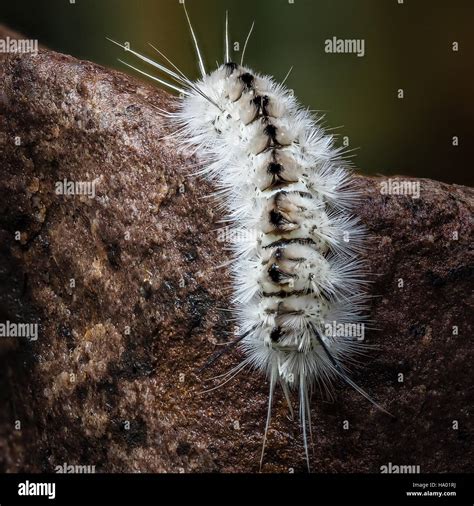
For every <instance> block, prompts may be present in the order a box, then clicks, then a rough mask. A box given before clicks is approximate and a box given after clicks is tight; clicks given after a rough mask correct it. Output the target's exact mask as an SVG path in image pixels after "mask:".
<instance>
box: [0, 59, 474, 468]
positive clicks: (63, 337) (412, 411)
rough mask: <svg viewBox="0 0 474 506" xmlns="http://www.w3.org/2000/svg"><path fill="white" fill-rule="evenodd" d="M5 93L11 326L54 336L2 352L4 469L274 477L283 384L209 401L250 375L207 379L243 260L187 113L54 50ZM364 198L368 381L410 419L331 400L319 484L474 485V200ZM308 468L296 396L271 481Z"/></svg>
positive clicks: (317, 409)
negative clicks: (203, 167)
mask: <svg viewBox="0 0 474 506" xmlns="http://www.w3.org/2000/svg"><path fill="white" fill-rule="evenodd" d="M0 82H1V101H0V103H1V106H0V122H1V128H0V132H1V133H0V147H1V149H0V153H1V155H0V156H1V164H0V168H1V178H0V216H1V220H0V234H1V243H0V244H1V256H2V260H1V270H0V276H1V287H2V290H1V294H0V311H1V321H5V320H10V321H24V322H30V323H37V324H39V338H38V340H36V341H28V340H26V339H19V338H16V339H15V338H1V339H0V392H1V397H2V409H1V410H0V469H1V470H2V471H54V468H55V466H57V465H60V464H63V463H67V464H69V465H95V466H96V470H97V471H99V472H121V471H130V472H135V471H142V472H164V471H167V472H178V471H183V470H184V471H185V472H194V471H198V472H209V471H210V472H212V471H220V472H256V471H258V467H259V465H258V464H259V454H260V449H261V443H262V434H263V428H264V419H265V414H266V408H267V390H268V385H267V383H266V381H265V379H264V378H262V377H261V376H259V375H258V374H256V373H249V372H243V373H241V374H240V375H239V376H237V377H236V378H235V379H234V380H233V381H232V382H230V383H228V384H227V385H225V386H223V387H222V388H219V389H217V390H214V391H212V392H209V393H206V394H200V392H201V391H203V390H205V389H206V388H210V387H212V386H214V385H215V382H208V381H205V380H206V378H209V377H210V376H214V375H217V374H223V373H224V372H226V371H228V370H229V369H230V368H231V367H232V366H235V365H236V364H237V363H238V362H239V360H241V357H240V356H239V353H238V352H237V351H234V352H232V353H230V354H227V355H224V356H223V358H222V359H221V360H220V361H218V362H217V363H216V364H215V365H214V366H213V367H212V368H210V369H208V370H206V371H204V372H203V373H199V372H198V371H199V368H200V367H201V366H202V365H203V364H204V363H205V362H206V360H207V359H208V358H209V357H210V356H211V355H212V354H213V353H214V352H215V350H216V349H222V348H221V347H220V346H219V345H222V344H223V343H226V342H228V341H229V340H230V339H231V338H232V332H233V328H232V323H231V316H232V315H231V313H230V312H229V311H228V310H227V309H228V308H229V290H228V285H229V272H228V270H226V269H225V268H220V269H217V266H218V265H220V264H222V263H224V262H225V261H226V260H228V258H229V257H228V255H227V253H226V250H225V249H224V246H225V245H224V244H223V243H222V242H220V241H219V237H218V234H217V233H216V229H217V228H218V226H219V225H218V220H219V219H220V218H221V217H220V216H219V214H218V213H217V212H216V211H215V210H214V208H213V206H212V204H211V202H210V201H209V200H207V199H203V197H204V196H206V195H208V194H209V193H210V191H211V188H210V187H209V185H208V184H206V183H205V182H203V181H201V180H197V179H195V178H193V177H188V176H187V175H186V174H188V173H189V171H188V170H187V169H186V167H187V166H189V165H190V164H192V163H193V160H192V159H190V158H189V156H188V155H186V154H179V153H178V152H177V147H176V145H175V144H174V142H173V138H172V136H170V137H166V135H167V134H169V133H170V132H169V131H168V130H167V129H166V127H165V125H164V124H163V121H162V119H161V118H160V116H159V114H158V111H157V108H163V109H166V108H169V107H170V99H169V96H168V95H167V94H166V93H164V92H163V91H160V90H157V89H155V88H153V87H151V86H149V85H146V84H143V83H141V82H139V81H138V80H136V79H134V78H131V77H129V76H126V75H124V74H122V73H120V72H117V71H114V70H108V69H105V68H102V67H100V66H98V65H95V64H93V63H89V62H83V61H78V60H75V59H74V58H72V57H69V56H65V55H61V54H58V53H54V52H50V51H46V50H42V51H40V53H39V54H38V55H37V56H32V55H21V56H18V55H7V56H6V57H4V58H3V61H2V62H1V64H0ZM65 180H66V181H65ZM359 180H360V183H361V187H362V188H363V194H364V199H363V204H362V205H361V206H360V208H359V209H357V213H358V214H359V215H360V217H361V218H362V220H363V221H364V223H365V224H366V225H367V227H368V228H369V230H370V232H371V234H372V241H371V249H370V250H369V252H368V253H367V258H368V262H369V265H370V269H371V272H372V273H373V279H374V283H373V285H372V287H371V294H372V295H373V299H372V307H371V317H372V319H373V321H374V325H375V326H376V327H377V330H376V331H370V332H368V333H367V335H366V341H367V343H369V344H372V345H375V348H374V349H373V350H372V351H371V352H370V353H369V355H368V356H367V357H366V358H365V359H364V360H363V365H362V367H361V368H359V369H358V370H356V371H355V372H354V373H353V376H352V377H353V379H354V381H356V382H357V383H358V384H360V385H361V386H362V387H363V388H364V389H365V390H367V391H368V392H369V393H370V394H371V395H372V396H373V397H374V398H375V399H377V401H378V402H379V403H380V404H382V405H383V406H385V407H386V408H387V409H389V410H390V411H391V412H392V413H393V414H394V415H395V416H396V418H395V419H391V418H389V417H388V416H386V415H384V414H383V413H381V412H379V411H377V410H376V409H375V408H374V407H373V406H372V405H371V404H369V403H368V402H367V401H366V400H365V399H363V398H362V397H361V396H360V395H359V394H357V393H356V392H355V391H353V390H352V389H351V388H350V387H348V386H346V385H343V384H340V385H338V386H337V387H336V400H335V402H332V403H331V402H327V400H325V399H323V398H322V397H321V395H320V392H315V393H314V395H313V397H312V401H311V402H312V418H313V425H314V429H313V431H314V439H315V449H314V457H313V458H312V468H313V470H314V471H316V472H380V467H381V466H382V465H387V464H388V463H389V462H391V463H392V464H402V465H409V464H414V465H419V466H420V468H421V471H422V472H448V471H449V472H455V471H472V463H473V462H474V458H473V457H474V455H473V445H472V437H473V433H472V427H473V423H472V416H473V415H472V373H471V367H472V361H473V353H472V349H473V348H472V341H471V335H472V334H471V332H472V330H471V328H470V324H469V322H470V318H469V310H470V309H471V306H470V301H469V299H468V293H469V292H468V287H469V286H470V281H471V280H472V263H471V258H470V257H469V243H470V234H471V233H472V225H471V218H472V204H473V191H472V190H471V189H469V188H466V187H461V186H456V185H451V186H450V185H447V184H443V183H439V182H436V181H431V180H426V179H423V180H412V179H407V178H404V180H410V181H414V182H419V183H420V185H421V195H420V198H419V199H413V198H411V197H410V196H397V195H383V194H382V193H381V184H382V183H384V182H386V180H385V179H383V178H382V179H381V178H372V177H360V178H359ZM58 182H60V183H62V184H63V185H64V186H65V188H66V189H67V185H68V183H71V182H72V183H75V182H85V183H91V182H94V183H95V186H94V192H95V196H94V198H89V196H87V195H82V196H71V195H61V194H57V190H58V188H59V186H58ZM63 189H64V188H63ZM83 189H87V187H86V186H84V187H83ZM89 190H91V191H92V187H89ZM453 329H454V330H453ZM15 420H18V421H20V422H21V430H16V428H18V427H15V425H14V424H15ZM345 421H348V422H349V427H348V429H347V430H345V429H344V422H345ZM456 422H457V426H456ZM456 427H457V428H456ZM290 468H293V469H294V470H295V471H297V472H298V471H305V462H304V452H303V446H302V437H301V433H300V428H299V425H298V421H296V420H295V421H291V420H289V418H288V416H287V409H286V406H285V403H284V400H283V399H282V395H281V392H279V393H278V394H277V396H276V402H275V408H274V415H273V420H272V424H271V429H270V431H269V440H268V445H267V451H266V456H265V465H264V471H269V472H288V471H289V470H290Z"/></svg>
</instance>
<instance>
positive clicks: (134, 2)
mask: <svg viewBox="0 0 474 506" xmlns="http://www.w3.org/2000/svg"><path fill="white" fill-rule="evenodd" d="M72 1H73V0H15V1H6V0H1V9H0V22H3V23H5V24H7V25H9V26H10V27H12V28H14V29H17V30H19V31H22V32H23V33H24V34H26V35H27V36H28V37H31V38H37V39H39V41H40V43H42V44H44V45H46V46H49V47H50V48H53V49H56V50H58V51H61V52H64V53H69V54H71V55H73V56H76V57H78V58H83V59H88V60H91V61H94V62H98V63H101V64H103V65H106V66H114V67H117V68H120V69H122V70H124V71H127V70H125V68H124V67H123V66H122V65H121V64H120V63H119V62H117V58H118V57H121V58H123V52H122V51H121V50H120V49H119V48H118V47H116V46H114V45H112V44H111V43H109V42H108V41H107V40H106V39H105V37H106V36H109V37H111V38H114V39H116V40H119V41H129V42H130V43H131V45H132V48H134V49H136V50H137V51H139V52H142V53H146V54H148V55H149V56H151V57H154V58H155V57H156V53H155V54H154V52H153V50H152V49H151V48H150V47H149V46H148V45H147V42H151V43H153V44H155V45H157V46H158V47H159V48H160V49H161V50H162V51H164V52H165V53H166V54H167V55H168V56H169V57H170V58H171V59H172V60H173V61H174V62H175V63H176V64H177V65H178V66H179V67H181V68H182V69H183V70H184V72H185V73H187V74H188V75H189V76H191V77H198V71H197V66H196V64H195V57H194V53H193V49H192V45H191V42H190V37H189V34H188V30H187V25H186V22H185V18H184V14H183V9H182V6H181V5H180V4H179V1H178V0H75V3H71V2H72ZM399 1H400V0H294V3H293V4H290V3H289V1H288V0H187V6H188V10H189V13H190V15H191V18H192V21H193V24H194V27H195V30H196V32H197V34H198V37H199V42H200V45H201V46H202V49H203V52H204V55H205V58H206V61H207V64H208V68H211V67H214V66H215V60H216V59H218V60H219V61H220V62H222V55H223V45H224V44H223V33H224V32H223V30H224V17H225V11H226V9H228V10H229V14H230V24H231V39H232V41H239V42H240V43H241V47H242V46H243V42H244V40H245V37H246V34H247V32H248V29H249V27H250V24H251V22H252V20H253V19H255V21H256V25H255V30H254V33H253V35H252V38H251V40H250V43H249V46H248V49H247V53H246V63H247V64H248V65H250V66H251V67H253V68H254V69H255V70H257V71H260V72H263V73H269V74H272V75H273V76H274V77H275V78H276V79H277V80H282V79H283V77H284V76H285V75H286V73H287V71H288V69H289V68H290V67H291V66H294V69H293V72H292V74H291V76H290V77H289V79H288V81H287V85H288V86H289V87H291V88H293V89H294V90H295V93H296V95H297V96H298V98H299V99H300V101H301V102H302V103H303V104H305V105H306V106H308V107H309V108H310V109H316V110H322V111H324V112H325V113H326V118H325V120H326V123H327V126H328V127H339V126H341V125H343V126H342V127H341V128H338V129H336V130H334V133H337V134H339V135H340V136H343V135H344V136H346V135H347V136H349V138H350V147H351V148H357V150H356V151H355V152H354V154H355V158H354V160H353V161H354V163H355V164H356V166H357V167H358V168H359V170H360V171H361V172H364V173H366V174H387V175H390V174H404V175H410V176H417V177H429V178H434V179H438V180H442V181H446V182H448V183H458V184H472V179H473V178H472V172H473V171H472V170H471V162H472V156H473V155H474V152H473V151H474V150H472V148H471V145H472V143H473V139H472V125H473V123H474V103H473V88H474V87H473V84H474V69H473V62H474V58H473V43H474V31H473V29H472V26H473V23H474V2H473V1H472V0H451V1H449V2H448V1H445V0H439V1H437V0H403V3H402V4H399V3H398V2H399ZM333 36H336V37H337V38H341V39H346V38H347V39H349V38H350V39H352V38H357V39H359V38H362V39H364V40H365V56H364V57H362V58H359V57H357V56H356V55H355V54H326V53H325V51H324V46H325V40H326V39H330V38H332V37H333ZM453 41H457V42H458V43H459V51H458V52H454V51H452V43H453ZM126 59H127V60H128V61H129V62H130V63H132V64H134V65H137V62H136V61H135V59H134V58H133V56H131V55H128V56H127V58H126ZM236 59H240V55H238V54H237V56H236ZM138 66H141V68H143V69H146V70H148V71H149V69H147V68H146V66H143V65H140V64H138ZM399 88H403V89H404V93H405V98H404V99H403V100H400V99H398V98H397V90H398V89H399ZM455 135H456V136H458V137H459V142H460V145H459V146H458V147H453V146H452V137H453V136H455Z"/></svg>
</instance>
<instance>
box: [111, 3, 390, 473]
mask: <svg viewBox="0 0 474 506" xmlns="http://www.w3.org/2000/svg"><path fill="white" fill-rule="evenodd" d="M183 5H184V4H183ZM184 9H185V13H186V17H187V20H188V23H189V27H190V31H191V35H192V38H193V41H194V45H195V48H196V52H197V56H198V62H199V68H200V71H201V74H202V78H201V79H199V80H198V81H196V82H192V81H190V80H189V79H188V78H187V77H186V76H185V75H184V74H183V73H182V72H181V71H180V70H179V69H178V68H177V67H176V66H175V65H174V64H173V63H172V62H171V61H170V60H169V59H168V58H167V57H166V56H165V55H163V54H162V53H161V52H160V51H158V50H157V51H158V52H159V53H160V55H161V56H162V57H163V58H164V59H165V60H166V61H167V62H168V63H169V64H170V65H171V66H172V69H168V68H166V67H165V66H164V65H162V64H160V63H157V62H155V61H153V60H151V59H149V58H147V57H146V56H143V55H141V54H139V53H136V52H135V51H133V50H131V49H129V48H127V47H125V46H121V47H124V48H125V49H127V50H128V51H130V52H131V53H133V54H134V55H135V56H137V57H139V58H140V59H142V60H144V61H146V62H147V63H148V64H150V65H152V66H154V67H155V68H157V69H159V70H160V71H161V72H163V73H165V74H167V75H168V76H170V77H171V78H172V79H173V80H174V81H175V83H176V84H171V83H168V82H165V81H164V80H162V79H160V78H157V77H155V76H151V75H148V74H145V75H148V77H151V78H152V79H155V80H156V81H158V82H160V83H161V84H164V85H166V86H168V87H170V88H172V89H174V90H176V91H179V92H180V94H181V96H180V97H179V98H177V110H176V112H172V113H170V112H166V111H162V114H164V115H165V116H166V117H168V118H169V119H170V120H171V121H172V122H173V123H174V125H176V126H177V129H176V132H175V134H173V137H174V138H176V139H177V140H178V141H179V143H180V145H181V146H182V147H183V149H186V150H187V151H192V152H193V153H195V154H196V155H197V157H198V158H199V160H200V162H201V163H202V167H203V168H202V169H201V170H200V171H199V174H201V175H202V176H204V177H206V178H207V179H209V180H210V181H212V182H213V183H214V185H215V186H216V187H217V191H216V195H217V196H218V197H219V199H220V202H221V203H222V208H223V209H224V211H225V213H226V215H227V222H228V224H229V227H231V228H232V229H233V230H234V232H237V233H236V234H235V235H236V236H238V237H239V238H241V240H239V241H234V242H233V243H232V249H233V255H234V261H233V263H232V273H233V277H232V279H233V290H234V297H233V304H234V307H235V321H236V322H237V325H238V328H239V330H240V336H239V337H238V339H237V340H236V341H234V343H236V342H239V343H240V346H241V348H242V350H243V353H244V355H245V359H244V360H243V362H242V363H241V364H239V366H237V367H236V368H235V369H233V370H232V371H230V372H229V373H228V374H227V375H225V378H226V381H228V380H229V379H231V378H233V377H234V376H235V374H237V373H238V372H240V371H241V370H242V369H243V368H244V367H246V366H251V367H252V368H255V369H258V370H259V371H261V372H262V373H264V374H265V375H266V377H267V378H268V380H269V383H270V394H269V402H268V415H267V421H266V426H265V436H264V443H263V448H262V458H261V463H262V459H263V453H264V448H265V441H266V436H267V431H268V427H269V423H270V417H271V407H272V400H273V395H274V390H275V386H276V385H277V383H279V384H280V385H281V387H282V390H283V393H284V396H285V398H286V400H287V402H288V405H289V407H290V411H292V408H291V401H290V395H291V394H290V390H297V391H298V393H299V415H300V421H301V425H302V431H303V439H304V447H305V453H306V461H307V465H308V468H309V456H308V432H309V434H311V420H310V405H309V399H310V395H311V391H312V389H313V387H314V386H315V385H316V384H321V385H322V386H324V388H326V389H328V388H330V387H331V384H332V382H333V380H334V379H336V378H340V379H343V380H344V381H345V382H347V383H348V384H350V385H351V386H352V387H354V388H355V389H356V390H357V391H358V392H360V393H361V394H362V395H363V396H364V397H366V398H367V399H369V400H370V401H371V402H373V403H374V404H375V405H376V406H378V405H377V404H376V403H375V402H374V401H372V399H370V397H369V396H368V395H367V394H366V393H365V392H364V391H363V390H362V389H361V388H360V387H358V386H357V385H356V384H355V383H354V382H353V381H352V380H350V379H349V377H348V376H347V373H348V369H347V364H348V363H351V361H352V357H353V355H354V353H356V354H357V353H358V352H360V349H361V343H360V342H359V341H358V340H356V339H354V338H353V337H349V336H340V335H338V336H334V335H328V334H327V332H326V329H327V325H331V324H332V323H333V322H337V323H338V324H340V323H342V324H344V323H351V324H353V323H354V322H361V321H363V310H364V302H365V298H366V297H365V295H364V288H365V285H366V283H367V280H366V275H365V272H364V266H363V262H362V261H360V260H358V258H357V257H358V256H359V255H358V253H359V252H360V251H361V248H362V247H363V239H364V230H363V228H362V227H361V226H360V225H359V224H358V221H357V219H356V218H354V217H353V216H351V214H350V209H351V208H352V207H353V206H354V205H355V203H356V202H357V198H358V194H357V190H356V189H355V187H354V183H353V179H352V176H351V175H350V172H349V171H348V169H347V167H346V164H345V163H344V161H343V159H342V158H341V150H340V149H338V148H336V147H335V146H334V139H333V137H332V136H331V135H327V134H326V133H325V132H324V131H323V129H322V128H321V127H320V126H319V125H318V120H317V118H315V117H314V116H313V115H312V114H311V113H310V112H309V111H308V110H306V109H304V108H302V107H301V106H300V105H299V104H298V103H297V101H296V99H295V98H294V96H293V94H292V93H291V92H290V91H289V90H288V89H286V88H285V87H284V86H283V85H282V84H278V83H276V82H275V81H274V80H273V79H272V78H271V77H268V76H262V75H259V74H257V73H255V72H253V71H252V70H251V69H249V68H247V67H245V66H243V55H244V53H245V47H246V45H247V42H248V40H249V37H250V33H251V31H252V29H253V25H252V28H251V30H250V33H249V36H248V37H247V41H246V43H245V46H244V50H243V53H242V59H241V63H240V64H237V63H234V62H233V61H231V58H230V54H229V34H228V19H227V17H226V52H225V61H224V64H223V65H220V66H218V68H217V69H216V70H215V71H213V72H212V73H210V74H208V73H207V72H206V70H205V67H204V62H203V58H202V56H201V53H200V51H199V47H198V45H197V40H196V36H195V34H194V31H193V28H192V26H191V22H190V20H189V16H188V13H187V11H186V7H184ZM119 45H120V44H119ZM155 49H156V48H155ZM123 63H125V62H123ZM127 65H128V64H127ZM129 66H131V65H129ZM132 68H134V69H135V67H132ZM135 70H137V71H138V72H141V73H143V74H144V72H143V71H141V70H139V69H135ZM242 238H244V239H242ZM378 407H380V406H378ZM380 409H383V408H380ZM384 411H385V410H384Z"/></svg>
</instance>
